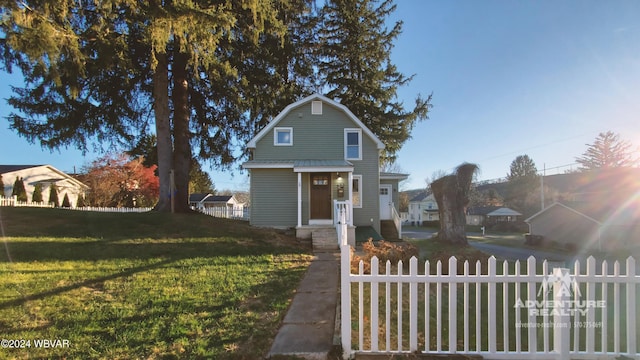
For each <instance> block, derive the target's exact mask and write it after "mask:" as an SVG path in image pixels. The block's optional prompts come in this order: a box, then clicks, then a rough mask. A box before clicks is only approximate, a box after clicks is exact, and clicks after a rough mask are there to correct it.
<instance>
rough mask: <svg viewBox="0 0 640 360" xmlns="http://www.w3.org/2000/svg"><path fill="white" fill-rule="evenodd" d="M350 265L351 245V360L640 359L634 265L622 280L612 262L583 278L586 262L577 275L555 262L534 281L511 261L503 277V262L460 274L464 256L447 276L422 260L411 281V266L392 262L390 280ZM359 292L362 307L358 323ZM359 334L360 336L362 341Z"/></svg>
mask: <svg viewBox="0 0 640 360" xmlns="http://www.w3.org/2000/svg"><path fill="white" fill-rule="evenodd" d="M343 244H344V243H343ZM350 261H351V259H350V247H349V246H346V245H342V246H341V277H342V278H341V281H342V283H341V284H342V285H341V286H342V289H341V338H342V346H343V354H344V356H345V358H348V357H350V356H352V355H354V353H355V352H360V353H377V352H384V353H414V352H422V353H436V354H440V353H460V354H478V355H481V356H482V357H483V358H484V359H531V358H535V359H561V360H564V359H578V358H579V359H614V358H623V357H622V356H621V355H625V356H629V357H631V358H634V359H635V358H638V357H639V356H640V353H638V349H637V341H638V338H637V337H638V329H637V328H638V326H639V325H640V324H639V323H638V307H639V306H640V305H639V304H638V302H637V300H638V299H637V292H638V290H639V289H638V287H637V284H638V283H639V282H640V276H639V275H637V274H636V262H635V260H634V259H633V258H631V257H629V258H628V259H627V261H626V269H624V270H623V271H622V272H621V269H620V267H621V266H620V263H619V262H617V261H616V262H615V263H613V264H610V263H609V264H607V262H606V261H604V262H603V263H602V265H601V267H600V270H599V271H598V272H596V261H595V259H594V258H593V257H590V258H589V259H587V262H586V273H581V272H580V269H581V268H580V263H579V262H576V263H575V266H574V270H573V273H570V271H569V269H564V268H553V269H552V271H550V270H551V269H550V264H549V263H548V262H547V261H544V262H543V263H542V264H536V260H535V258H533V257H530V258H529V259H528V260H527V262H526V267H527V269H526V273H523V272H522V271H521V267H520V262H516V263H515V264H514V263H508V262H506V261H505V262H504V263H503V264H502V270H501V271H500V269H499V267H498V265H497V262H496V259H495V258H494V257H491V258H490V259H489V261H488V263H487V264H486V266H485V270H486V272H485V273H482V271H483V269H482V264H481V263H480V262H477V263H476V264H475V271H474V269H473V268H472V269H471V271H472V272H474V274H472V273H470V269H469V266H470V265H469V263H468V262H465V263H464V264H462V265H463V269H462V274H458V270H457V267H458V263H457V260H456V259H455V258H454V257H451V258H450V259H449V262H448V269H450V271H448V273H446V272H447V271H444V272H443V270H442V264H441V263H440V261H438V262H437V264H436V270H435V273H432V271H431V267H430V266H431V265H433V264H430V263H429V262H428V261H427V262H425V264H424V268H423V269H421V270H420V271H418V261H417V259H416V258H415V257H414V258H412V259H411V260H410V261H409V273H408V274H404V273H403V264H402V262H399V263H398V265H397V270H394V271H393V272H392V269H391V263H390V262H387V263H386V264H385V268H384V269H383V273H382V274H381V273H380V268H379V267H380V264H379V263H378V259H377V258H375V257H374V258H372V259H371V267H370V273H369V274H365V273H364V271H363V262H360V264H359V273H358V274H351V270H350ZM537 265H541V266H537ZM611 267H612V268H613V272H611V269H610V268H611ZM499 272H500V273H499ZM352 285H353V287H352ZM352 289H353V294H354V295H353V296H354V297H355V298H356V302H354V303H353V304H354V305H353V307H354V308H355V311H354V317H353V318H352V312H351V311H352V302H351V296H352ZM365 300H366V301H367V304H365ZM425 309H426V311H425ZM407 322H408V323H407ZM419 324H420V328H419ZM352 328H353V329H357V330H354V331H353V333H352ZM356 332H357V333H356ZM424 339H427V340H426V341H425V340H424ZM352 341H353V342H354V345H355V346H354V347H352Z"/></svg>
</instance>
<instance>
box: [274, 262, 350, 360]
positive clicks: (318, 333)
mask: <svg viewBox="0 0 640 360" xmlns="http://www.w3.org/2000/svg"><path fill="white" fill-rule="evenodd" d="M339 285H340V253H333V252H316V253H314V259H313V260H312V262H311V264H310V265H309V268H308V269H307V273H306V274H305V275H304V277H303V278H302V281H301V282H300V285H299V286H298V289H297V292H296V295H295V296H294V298H293V301H292V302H291V306H290V307H289V311H288V312H287V315H286V316H285V317H284V320H283V323H282V327H281V328H280V330H279V331H278V335H276V338H275V340H274V341H273V345H272V346H271V350H270V351H269V354H268V357H272V356H275V355H295V356H297V357H301V358H305V359H322V360H325V359H327V358H328V354H329V352H330V351H331V349H332V347H333V341H334V330H335V321H336V306H337V304H338V287H339Z"/></svg>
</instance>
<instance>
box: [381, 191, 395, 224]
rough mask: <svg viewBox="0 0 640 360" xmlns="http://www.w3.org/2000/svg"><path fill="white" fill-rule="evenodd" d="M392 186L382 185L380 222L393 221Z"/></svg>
mask: <svg viewBox="0 0 640 360" xmlns="http://www.w3.org/2000/svg"><path fill="white" fill-rule="evenodd" d="M391 189H392V188H391V185H380V220H389V219H391V202H392V201H393V200H392V199H393V198H392V197H391V195H392V191H391Z"/></svg>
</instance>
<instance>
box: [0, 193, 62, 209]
mask: <svg viewBox="0 0 640 360" xmlns="http://www.w3.org/2000/svg"><path fill="white" fill-rule="evenodd" d="M0 206H15V207H18V206H21V207H46V208H51V207H53V204H52V203H45V202H31V201H18V197H17V196H15V195H14V196H12V197H9V198H7V197H4V196H0Z"/></svg>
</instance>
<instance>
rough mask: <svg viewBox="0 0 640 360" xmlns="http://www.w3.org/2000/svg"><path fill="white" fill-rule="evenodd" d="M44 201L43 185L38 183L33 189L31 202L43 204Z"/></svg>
mask: <svg viewBox="0 0 640 360" xmlns="http://www.w3.org/2000/svg"><path fill="white" fill-rule="evenodd" d="M43 201H44V200H43V199H42V184H40V183H37V184H36V186H34V187H33V195H31V202H34V203H41V202H43Z"/></svg>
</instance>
